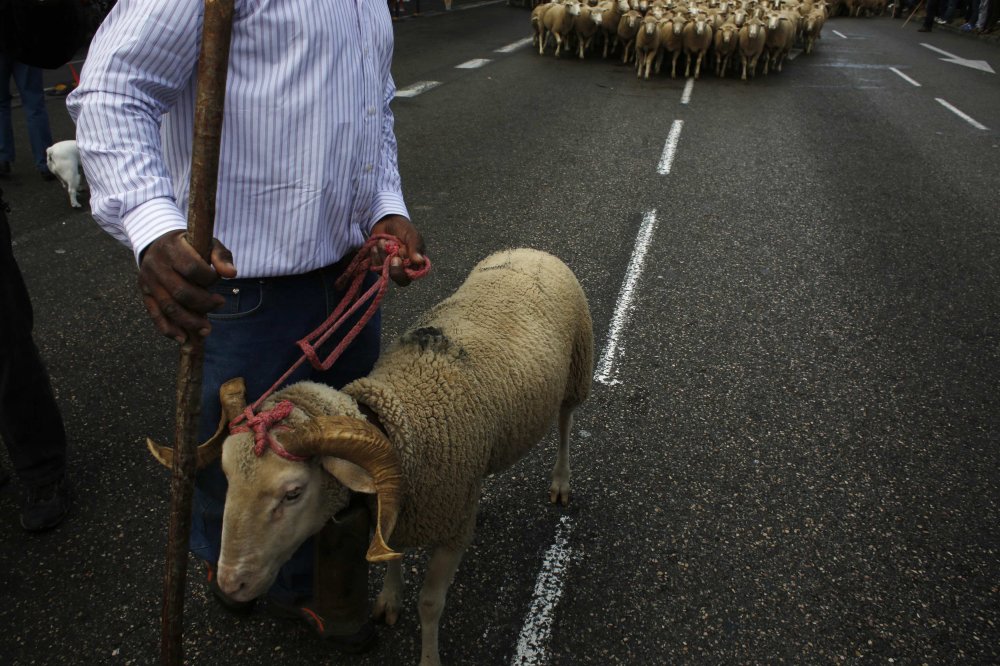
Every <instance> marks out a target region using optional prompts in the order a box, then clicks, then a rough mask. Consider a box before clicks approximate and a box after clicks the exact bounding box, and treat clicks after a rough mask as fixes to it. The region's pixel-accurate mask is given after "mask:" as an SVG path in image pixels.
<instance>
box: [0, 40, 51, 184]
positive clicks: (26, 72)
mask: <svg viewBox="0 0 1000 666" xmlns="http://www.w3.org/2000/svg"><path fill="white" fill-rule="evenodd" d="M11 78H13V79H14V84H15V85H16V86H17V90H18V92H19V93H20V95H21V106H22V107H24V113H25V116H26V117H27V120H28V139H29V140H30V142H31V152H32V155H33V156H34V158H35V169H37V170H38V173H39V174H41V176H42V178H44V179H45V180H55V176H53V175H52V173H51V172H50V171H49V167H48V166H47V165H46V163H45V149H46V148H48V147H49V146H51V145H52V130H51V129H50V127H49V112H48V111H47V110H46V109H45V90H44V89H43V88H42V70H41V69H39V68H38V67H31V66H30V65H25V64H24V63H21V62H18V61H16V60H14V59H13V58H12V57H11V56H9V55H7V54H6V53H0V176H6V175H8V174H10V171H11V164H12V163H13V162H14V124H13V118H12V117H11V99H12V97H11V93H10V80H11Z"/></svg>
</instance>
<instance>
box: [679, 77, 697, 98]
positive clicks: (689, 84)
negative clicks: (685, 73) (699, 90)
mask: <svg viewBox="0 0 1000 666" xmlns="http://www.w3.org/2000/svg"><path fill="white" fill-rule="evenodd" d="M692 90H694V79H693V78H691V79H688V80H687V83H685V84H684V92H683V93H682V94H681V104H687V103H688V102H690V101H691V91H692Z"/></svg>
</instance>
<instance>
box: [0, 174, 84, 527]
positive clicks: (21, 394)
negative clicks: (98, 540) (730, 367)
mask: <svg viewBox="0 0 1000 666" xmlns="http://www.w3.org/2000/svg"><path fill="white" fill-rule="evenodd" d="M7 210H8V206H7V204H6V203H5V202H4V200H3V191H2V190H0V437H2V438H3V441H4V444H5V445H6V446H7V452H8V454H9V455H10V459H11V462H12V464H13V465H14V471H15V472H16V473H17V476H18V479H20V481H21V484H22V485H23V486H24V490H25V492H24V503H23V505H22V509H21V527H23V528H24V529H25V530H27V531H29V532H41V531H43V530H48V529H51V528H53V527H55V526H56V525H58V524H59V523H61V522H62V521H63V519H64V518H65V517H66V513H67V512H68V511H69V506H70V487H69V483H68V482H67V480H66V431H65V429H64V428H63V421H62V417H61V416H60V414H59V407H58V406H57V405H56V401H55V397H54V396H53V395H52V388H51V386H50V385H49V375H48V372H46V370H45V366H44V365H42V359H41V358H40V357H39V355H38V348H37V347H36V346H35V342H34V340H33V339H32V337H31V328H32V319H33V313H32V310H31V301H30V300H29V298H28V290H27V288H26V287H25V285H24V279H23V278H22V277H21V271H20V269H19V268H18V266H17V262H16V261H14V251H13V247H12V243H11V233H10V225H9V224H8V222H7ZM7 476H8V475H7V474H6V472H3V471H2V470H0V484H2V483H3V482H4V481H6V480H7Z"/></svg>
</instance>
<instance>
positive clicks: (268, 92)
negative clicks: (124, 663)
mask: <svg viewBox="0 0 1000 666" xmlns="http://www.w3.org/2000/svg"><path fill="white" fill-rule="evenodd" d="M202 1H203V0H178V1H177V2H171V3H163V2H160V1H159V0H133V1H131V2H121V3H118V4H117V5H116V6H115V8H114V9H113V10H112V12H111V14H110V15H109V16H108V18H107V19H106V20H105V22H104V23H103V24H102V25H101V28H100V29H99V31H98V32H97V34H96V35H95V37H94V40H93V43H92V45H91V48H90V51H89V53H88V58H87V62H86V64H85V66H84V67H83V71H82V73H81V79H80V85H79V87H78V88H77V89H76V90H75V91H74V92H73V93H72V94H71V95H70V96H69V98H68V99H67V106H68V108H69V111H70V114H71V115H72V117H73V119H74V120H75V121H76V124H77V142H78V145H79V149H80V154H81V161H82V163H83V165H84V170H85V173H86V176H87V180H88V182H89V184H90V188H91V199H90V201H91V207H92V213H93V216H94V217H95V219H96V220H97V221H98V223H99V224H100V225H101V226H102V227H103V228H104V229H105V230H106V231H107V232H108V233H110V234H111V235H112V236H114V237H115V238H117V239H118V240H119V241H121V242H122V243H124V244H125V245H126V246H128V247H129V248H130V249H131V250H132V251H133V252H134V254H135V258H136V261H137V263H138V266H139V275H138V285H139V291H140V295H141V298H142V302H143V304H144V305H145V307H146V309H147V311H148V312H149V315H150V317H151V318H152V320H153V323H154V325H155V326H156V328H157V330H158V331H160V333H162V334H164V335H166V336H168V337H170V338H172V339H174V340H176V341H177V342H178V343H181V344H182V345H184V346H193V347H196V348H197V347H203V350H204V364H203V376H202V382H201V387H200V391H199V393H200V417H199V418H198V421H197V423H198V433H197V439H198V440H200V441H204V440H205V439H208V438H209V436H211V435H212V433H213V431H214V429H215V428H214V426H215V425H216V424H217V423H218V422H219V418H220V405H219V402H218V398H217V396H218V395H219V387H220V386H221V385H222V384H223V383H224V382H225V381H227V380H229V379H231V378H233V377H241V376H242V377H244V378H245V379H246V384H247V391H248V393H249V394H250V395H261V394H263V393H264V392H265V390H266V389H268V388H269V387H271V386H272V385H273V383H274V382H275V380H276V379H278V378H280V377H282V376H283V373H284V371H285V370H286V369H288V368H289V367H291V366H292V365H293V364H294V363H295V361H296V360H297V358H298V357H299V356H300V354H301V351H300V349H299V347H298V346H297V345H296V342H297V341H298V340H299V339H300V338H302V337H303V336H305V335H306V334H307V333H309V332H310V331H312V330H314V329H315V328H316V327H317V326H318V325H320V324H321V323H323V322H324V321H326V320H327V318H328V316H329V315H330V314H331V312H332V311H333V309H334V307H335V306H336V305H337V304H338V303H339V302H340V301H341V299H342V298H343V296H344V292H345V286H344V285H341V284H340V283H339V282H338V278H340V277H341V276H342V275H343V274H344V272H345V270H346V268H347V267H348V265H349V264H350V263H351V260H352V259H353V258H354V255H355V254H356V253H357V251H358V249H359V248H361V247H362V246H363V245H364V244H365V241H366V239H368V238H370V237H374V238H381V236H380V235H381V234H385V235H387V236H391V237H394V238H395V239H398V243H396V242H393V243H391V246H392V247H391V250H387V248H386V243H385V242H384V241H381V240H379V241H377V242H373V243H371V244H370V245H369V246H368V247H370V248H371V249H370V253H371V256H370V257H365V258H366V259H369V258H370V260H371V262H372V263H373V264H375V265H380V264H382V263H383V262H385V261H388V265H387V273H388V276H389V277H390V278H391V279H392V280H393V281H394V282H396V283H397V284H399V285H401V286H405V285H407V284H409V282H410V280H411V276H412V275H413V271H415V270H417V271H419V270H420V269H421V268H422V267H424V266H425V265H426V264H427V262H426V259H425V257H424V251H425V249H424V240H423V238H422V236H421V234H420V232H419V231H418V230H417V229H416V227H415V226H414V225H413V224H412V223H411V221H410V216H409V213H408V211H407V208H406V206H405V204H404V201H403V195H402V186H401V182H400V177H399V171H398V167H397V151H396V140H395V136H394V130H393V115H392V112H391V110H390V108H389V103H390V102H391V100H392V99H393V97H394V94H395V85H394V83H393V80H392V77H391V74H390V65H391V62H392V53H393V30H392V21H391V17H390V16H389V13H388V12H386V9H385V4H384V3H383V2H382V1H381V0H358V1H357V2H352V3H329V4H327V5H316V4H315V3H312V2H308V1H307V0H285V1H284V2H280V3H256V2H250V1H249V0H235V7H234V13H233V18H232V21H231V30H232V37H231V48H230V50H229V57H228V59H225V58H224V59H223V63H225V62H226V61H227V60H228V73H227V74H226V76H227V77H228V78H223V84H224V85H222V86H218V84H217V87H220V88H221V89H224V90H225V104H224V112H223V113H222V115H221V118H220V121H221V123H220V124H221V128H222V129H221V136H220V137H219V140H220V142H221V143H220V147H219V157H218V169H217V174H218V181H217V188H209V189H210V190H211V193H210V194H214V195H215V199H214V232H213V231H210V232H209V233H208V235H207V237H206V238H205V240H204V248H202V249H203V254H200V253H199V248H198V247H197V246H198V242H196V241H195V237H196V235H197V230H193V231H194V232H195V233H186V230H187V229H188V220H187V218H186V216H185V214H184V212H183V211H185V210H189V211H191V206H192V205H194V204H195V203H196V200H197V198H198V197H199V196H201V195H200V194H199V193H198V192H197V191H196V189H195V186H193V185H192V184H191V182H192V179H193V177H194V175H195V173H196V172H198V171H199V169H205V165H199V163H198V160H197V153H198V147H197V145H196V140H195V139H193V138H192V137H193V136H194V135H195V131H194V130H195V127H194V125H195V118H196V116H197V115H198V114H199V113H200V112H202V111H204V109H203V108H202V106H203V104H202V101H201V97H200V93H199V91H198V86H197V85H196V79H197V77H196V68H197V66H198V62H199V59H204V58H205V56H204V55H202V56H199V41H200V37H201V35H202V32H203V29H204V31H205V39H209V37H210V35H211V33H212V30H211V29H210V27H211V26H210V24H209V20H210V17H211V15H212V13H213V11H214V8H213V5H216V4H218V3H219V0H204V1H205V4H204V5H203V4H202ZM227 41H228V40H227ZM222 70H223V72H224V73H225V72H226V71H227V68H226V67H224V66H223V67H222ZM193 154H194V156H195V159H194V160H192V155H193ZM207 170H208V171H209V172H211V171H212V168H211V165H209V167H208V169H207ZM189 214H190V213H189ZM209 217H212V216H211V215H210V216H209ZM203 230H204V227H202V233H203ZM366 252H369V250H367V249H366ZM390 253H391V255H392V256H391V259H388V260H387V259H386V257H387V256H388V255H389V254H390ZM237 271H238V274H237ZM376 279H377V278H376V276H375V275H374V274H372V273H369V274H368V275H367V276H366V277H364V287H368V286H370V285H371V284H373V283H374V281H375V280H376ZM355 325H357V330H356V331H354V332H355V333H356V337H354V339H353V341H352V342H350V344H349V346H347V347H346V348H345V349H344V350H343V354H342V356H340V358H339V360H338V362H337V363H336V364H334V365H333V366H332V367H329V368H327V369H316V368H314V367H313V366H311V365H310V364H302V365H300V366H299V367H298V368H297V369H296V371H295V372H294V373H292V374H291V375H288V376H287V377H285V380H284V381H285V383H293V382H297V381H301V380H303V379H311V380H313V381H318V382H322V383H325V384H328V385H330V386H332V387H334V388H339V387H341V386H343V385H344V384H346V383H348V382H350V381H352V380H353V379H356V378H358V377H361V376H363V375H365V374H367V373H368V372H369V370H370V369H371V368H372V366H373V364H374V363H375V360H376V358H377V357H378V354H379V339H380V316H379V312H378V311H375V312H374V316H371V317H370V318H369V319H367V321H366V322H364V323H363V324H362V323H361V321H360V314H358V315H354V319H353V320H351V321H348V322H347V324H346V325H345V326H344V327H343V328H342V329H340V331H341V333H338V335H335V336H333V337H332V338H330V339H329V340H328V341H327V343H326V344H327V345H328V346H336V345H337V344H338V343H339V342H340V338H341V336H342V333H344V332H347V331H350V330H351V329H352V328H354V327H355ZM183 358H184V356H183V355H182V359H183ZM190 364H191V366H192V367H191V368H190V369H189V370H187V371H185V370H184V369H183V368H182V371H181V377H180V379H181V383H182V384H183V383H184V382H185V381H186V379H185V378H186V377H188V378H189V377H191V376H192V375H196V374H197V367H196V366H197V365H198V363H197V360H195V361H193V362H191V363H190ZM320 367H321V368H322V366H320ZM179 425H180V424H179ZM179 429H180V428H179ZM176 478H177V475H176V474H175V479H176ZM175 483H176V482H175ZM225 495H226V481H225V477H224V475H223V474H222V472H221V469H220V468H219V465H218V463H215V464H214V465H212V466H210V467H209V468H206V469H205V470H203V471H201V472H199V473H198V475H197V477H196V480H195V492H194V500H193V509H192V511H191V519H190V524H191V531H190V548H191V551H192V552H193V553H194V554H195V555H196V556H197V557H199V558H200V559H202V560H203V561H204V562H205V565H206V571H207V575H206V580H207V582H208V585H209V586H210V588H211V590H212V592H213V593H214V594H215V596H216V598H218V599H219V600H220V601H221V602H222V603H223V604H224V605H226V606H227V607H228V608H230V609H232V610H237V611H244V610H246V608H245V607H244V605H242V604H235V603H233V602H232V600H230V599H228V598H227V597H226V596H225V595H224V594H223V593H222V592H221V590H219V589H218V586H217V585H216V584H215V581H214V571H215V566H216V563H217V561H218V557H219V549H220V539H221V529H222V514H223V507H224V502H225ZM350 511H352V513H351V515H346V516H342V517H340V519H339V520H338V523H339V524H340V525H341V526H342V530H341V533H340V534H339V535H335V537H334V538H331V539H327V540H325V544H326V545H325V546H324V547H323V548H321V549H320V550H321V551H322V552H323V553H326V554H329V553H331V552H333V553H334V556H335V557H340V555H337V554H336V553H351V555H349V556H347V559H348V560H350V562H349V563H348V564H350V565H351V566H353V565H354V564H355V563H356V561H357V558H355V556H354V555H353V553H355V552H356V551H357V552H360V553H361V555H363V553H364V550H365V548H366V546H367V531H368V530H367V527H363V528H359V527H358V525H359V524H362V523H363V524H364V525H366V524H367V523H364V521H365V520H367V517H366V516H364V515H360V514H361V513H363V512H364V509H363V508H355V509H350ZM354 542H357V543H358V544H359V546H358V548H355V547H354V545H353V544H354ZM331 544H332V545H331ZM314 557H315V552H314V545H313V544H312V543H309V542H307V543H306V544H304V545H303V547H302V548H300V549H299V551H298V552H297V553H296V555H295V556H293V558H292V559H291V560H290V561H289V562H288V564H286V565H285V567H284V568H283V569H282V570H281V573H280V574H279V576H278V578H277V581H276V582H275V584H274V586H273V587H272V588H271V589H270V591H269V592H268V595H267V597H268V603H267V604H266V605H267V607H268V608H272V609H275V610H277V611H278V612H279V613H291V614H295V615H302V612H301V609H302V608H303V607H308V605H309V603H310V598H311V597H312V596H313V595H314V569H315V567H314ZM362 561H363V560H362ZM347 568H348V569H350V566H348V567H347ZM355 569H356V571H355V573H354V574H351V575H352V576H355V578H356V577H357V576H364V575H366V571H367V570H366V569H364V568H363V567H361V568H360V569H358V568H357V567H355ZM355 574H356V575H355ZM348 578H350V576H348ZM340 584H341V589H342V590H347V593H346V594H348V596H351V597H352V598H344V599H341V602H342V603H341V604H340V605H339V606H338V608H337V609H334V610H333V611H331V612H339V613H340V616H339V617H335V618H333V619H332V620H333V621H328V622H326V623H325V627H326V628H325V630H324V635H325V636H326V637H328V638H331V639H332V642H333V643H334V644H336V645H339V646H342V647H344V648H346V649H350V650H361V649H364V648H366V647H368V646H369V645H370V644H371V643H372V640H373V638H374V630H373V629H372V626H371V624H370V623H369V622H368V618H367V608H366V605H365V603H364V601H363V598H364V597H366V595H367V586H366V585H364V584H360V583H358V582H357V580H353V581H352V580H347V581H340ZM359 598H362V601H360V602H359V601H358V599H359ZM341 611H342V612H341Z"/></svg>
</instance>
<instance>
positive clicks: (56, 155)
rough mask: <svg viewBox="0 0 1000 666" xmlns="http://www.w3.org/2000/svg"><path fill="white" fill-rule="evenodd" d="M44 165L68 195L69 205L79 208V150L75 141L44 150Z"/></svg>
mask: <svg viewBox="0 0 1000 666" xmlns="http://www.w3.org/2000/svg"><path fill="white" fill-rule="evenodd" d="M45 163H46V165H47V166H48V167H49V172H50V173H52V175H54V176H55V177H56V178H58V179H59V182H60V183H62V185H63V187H65V188H66V192H67V193H68V194H69V205H70V206H72V207H73V208H80V207H81V206H80V201H79V200H78V199H77V194H79V193H80V150H79V149H78V148H77V147H76V141H74V140H73V139H69V140H68V141H60V142H59V143H56V144H53V145H51V146H49V147H48V148H46V149H45Z"/></svg>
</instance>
